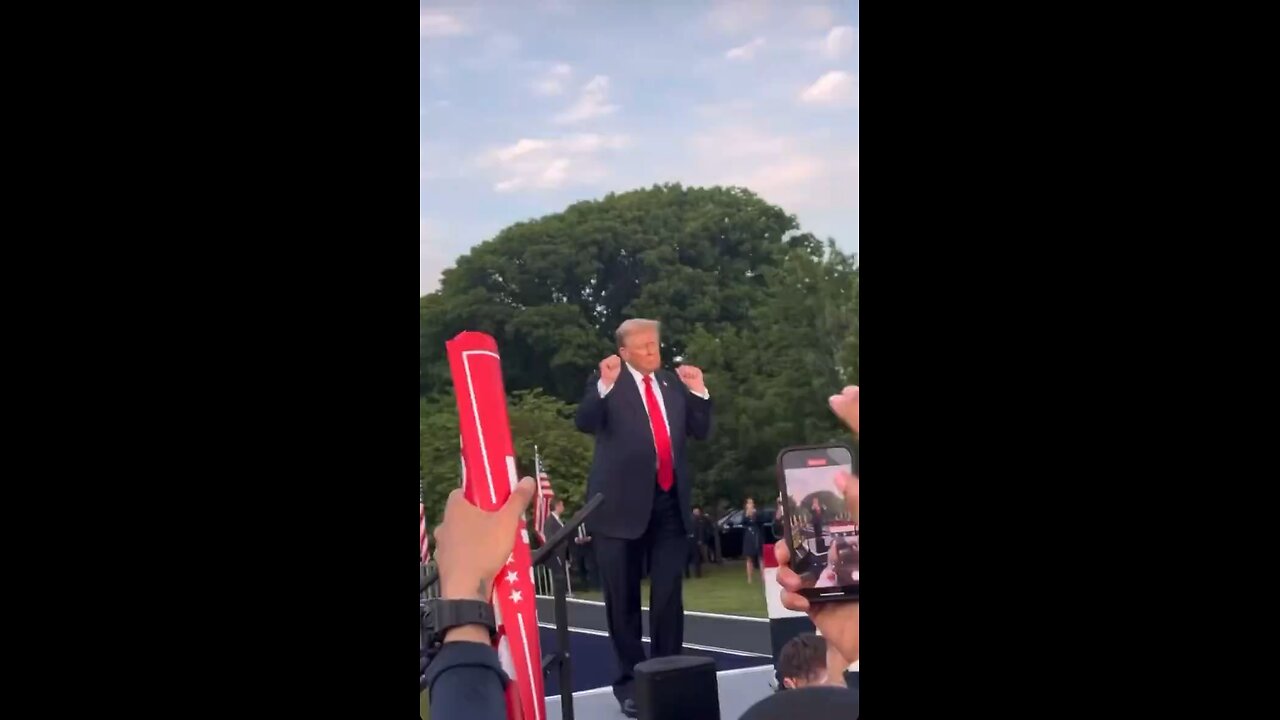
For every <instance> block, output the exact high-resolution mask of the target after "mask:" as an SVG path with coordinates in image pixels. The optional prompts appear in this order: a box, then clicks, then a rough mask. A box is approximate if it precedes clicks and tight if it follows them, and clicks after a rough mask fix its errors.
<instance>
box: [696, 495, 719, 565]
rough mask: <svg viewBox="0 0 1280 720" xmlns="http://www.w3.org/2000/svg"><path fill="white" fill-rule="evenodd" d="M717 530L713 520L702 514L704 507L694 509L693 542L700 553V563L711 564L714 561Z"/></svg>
mask: <svg viewBox="0 0 1280 720" xmlns="http://www.w3.org/2000/svg"><path fill="white" fill-rule="evenodd" d="M714 533H715V528H714V527H712V525H711V518H709V517H707V516H706V515H703V514H702V507H701V506H699V507H695V508H694V509H693V540H694V542H695V544H696V551H697V553H698V563H699V564H701V563H704V562H711V561H712V560H713V559H714V554H713V553H714V547H715V538H714Z"/></svg>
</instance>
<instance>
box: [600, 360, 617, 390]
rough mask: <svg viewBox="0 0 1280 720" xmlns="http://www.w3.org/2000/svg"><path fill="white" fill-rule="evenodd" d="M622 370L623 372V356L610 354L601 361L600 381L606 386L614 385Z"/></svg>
mask: <svg viewBox="0 0 1280 720" xmlns="http://www.w3.org/2000/svg"><path fill="white" fill-rule="evenodd" d="M620 372H622V358H620V357H618V356H617V355H610V356H609V357H607V358H605V359H603V360H601V361H600V381H601V382H603V383H604V385H605V387H612V386H613V383H614V382H615V381H617V379H618V373H620Z"/></svg>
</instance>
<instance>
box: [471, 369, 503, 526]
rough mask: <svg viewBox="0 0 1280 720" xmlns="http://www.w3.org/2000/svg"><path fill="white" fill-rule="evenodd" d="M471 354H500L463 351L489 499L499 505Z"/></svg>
mask: <svg viewBox="0 0 1280 720" xmlns="http://www.w3.org/2000/svg"><path fill="white" fill-rule="evenodd" d="M470 355H491V356H493V357H495V358H496V357H498V354H497V353H492V352H489V351H488V350H465V351H463V353H462V369H463V370H466V371H467V394H468V395H470V396H471V414H472V415H473V416H475V419H476V434H477V435H479V436H480V455H481V457H483V458H484V472H485V475H486V476H487V477H488V478H489V499H491V500H492V501H493V504H494V505H497V504H498V493H497V491H496V490H495V489H494V487H493V469H492V468H491V467H489V450H488V448H486V447H485V446H484V430H483V429H482V428H481V427H480V408H479V407H478V406H477V405H476V386H475V383H473V382H472V381H471V362H470V360H468V356H470ZM498 359H499V360H501V359H502V358H498Z"/></svg>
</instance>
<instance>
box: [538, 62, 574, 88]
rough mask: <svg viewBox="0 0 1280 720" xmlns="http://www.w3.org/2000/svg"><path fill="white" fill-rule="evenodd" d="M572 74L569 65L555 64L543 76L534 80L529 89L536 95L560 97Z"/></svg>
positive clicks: (571, 68)
mask: <svg viewBox="0 0 1280 720" xmlns="http://www.w3.org/2000/svg"><path fill="white" fill-rule="evenodd" d="M572 74H573V67H572V66H571V65H568V64H566V63H557V64H556V65H553V66H552V67H551V69H550V70H548V71H547V72H546V74H545V75H543V76H542V77H540V78H538V79H537V80H534V81H533V82H532V83H531V84H530V86H529V87H530V88H531V89H532V90H533V92H534V94H536V95H560V94H562V93H564V90H565V85H566V84H568V82H569V77H570V76H571V75H572Z"/></svg>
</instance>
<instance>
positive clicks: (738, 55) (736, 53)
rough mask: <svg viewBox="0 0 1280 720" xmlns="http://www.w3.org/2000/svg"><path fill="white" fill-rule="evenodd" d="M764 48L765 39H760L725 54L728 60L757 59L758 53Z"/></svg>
mask: <svg viewBox="0 0 1280 720" xmlns="http://www.w3.org/2000/svg"><path fill="white" fill-rule="evenodd" d="M762 47H764V38H762V37H758V38H756V39H754V40H752V41H751V42H749V43H747V44H745V45H739V46H738V47H736V48H733V49H732V50H730V51H729V52H727V53H725V54H724V56H725V59H727V60H750V59H751V58H753V57H755V55H756V51H757V50H759V49H760V48H762Z"/></svg>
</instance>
